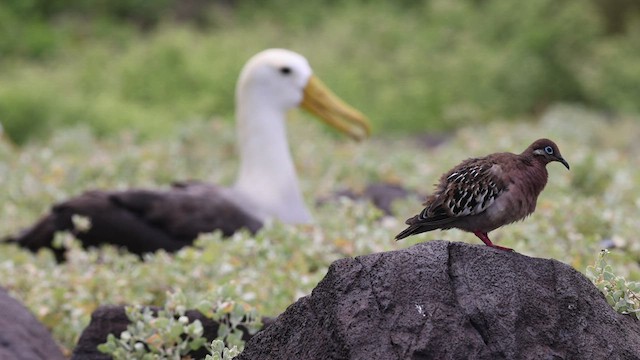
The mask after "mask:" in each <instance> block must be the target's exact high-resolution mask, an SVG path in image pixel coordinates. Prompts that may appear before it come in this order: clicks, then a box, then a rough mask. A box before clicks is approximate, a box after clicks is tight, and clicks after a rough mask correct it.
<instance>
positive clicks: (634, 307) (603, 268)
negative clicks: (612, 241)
mask: <svg viewBox="0 0 640 360" xmlns="http://www.w3.org/2000/svg"><path fill="white" fill-rule="evenodd" d="M608 254H609V251H607V250H602V252H600V255H598V258H597V259H596V262H595V264H594V265H591V266H589V267H587V277H589V279H590V280H591V281H592V282H593V283H594V284H595V285H596V286H597V287H598V289H600V291H602V293H603V294H604V295H605V298H606V299H607V302H608V303H609V305H611V306H613V308H614V309H615V310H616V311H617V312H619V313H623V314H633V315H634V316H635V317H636V318H638V319H640V282H633V281H626V280H625V279H624V277H622V276H618V275H616V274H614V270H613V267H611V265H609V264H607V260H606V256H607V255H608Z"/></svg>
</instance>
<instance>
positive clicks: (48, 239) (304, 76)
mask: <svg viewBox="0 0 640 360" xmlns="http://www.w3.org/2000/svg"><path fill="white" fill-rule="evenodd" d="M298 106H301V107H303V108H305V109H307V110H309V111H310V112H312V113H314V114H315V115H317V116H319V117H320V118H321V119H323V120H325V121H326V122H327V123H328V124H329V125H331V126H333V127H335V128H337V129H338V130H340V131H342V132H345V133H347V134H348V135H350V136H351V137H352V138H354V139H356V140H360V139H363V138H365V137H367V136H368V135H369V123H368V120H367V119H366V118H365V117H364V116H363V115H362V114H361V113H360V112H359V111H357V110H355V109H353V108H352V107H350V106H348V105H347V104H345V103H344V102H342V101H341V100H340V99H339V98H338V97H337V96H335V95H334V94H333V93H332V92H331V91H330V90H329V89H328V88H327V87H326V86H325V85H323V84H322V82H321V81H320V80H319V79H318V77H316V76H315V75H313V72H312V70H311V67H310V66H309V63H308V62H307V60H306V59H305V58H304V57H303V56H302V55H300V54H297V53H295V52H292V51H289V50H284V49H269V50H265V51H262V52H260V53H258V54H257V55H255V56H253V57H252V58H251V59H250V60H249V61H248V62H247V64H246V65H245V66H244V68H243V70H242V72H241V74H240V78H239V80H238V84H237V87H236V126H237V136H238V150H239V155H240V169H239V174H238V176H237V179H236V182H235V184H234V185H233V186H232V187H229V188H226V187H219V186H215V185H211V184H205V183H198V182H195V183H194V182H192V183H180V184H177V185H174V186H173V187H171V188H169V189H164V190H161V189H153V190H149V189H131V190H123V191H101V190H94V191H88V192H85V193H84V194H81V195H79V196H77V197H75V198H72V199H70V200H67V201H64V202H62V203H59V204H57V205H54V206H53V207H52V209H51V211H50V212H49V213H48V214H46V215H44V216H43V217H42V218H41V219H40V220H39V221H38V222H37V223H36V224H35V225H33V226H32V227H30V228H27V229H26V230H24V231H22V232H21V233H19V234H17V235H16V236H13V237H10V238H9V239H8V240H9V241H10V242H17V243H18V244H20V245H21V246H23V247H26V248H28V249H31V250H34V251H35V250H37V249H39V248H41V247H49V248H52V240H53V237H54V234H55V232H57V231H70V232H72V233H74V235H75V236H76V237H77V238H78V239H80V240H81V242H82V243H83V245H85V246H89V245H98V244H102V243H111V244H116V245H121V246H124V247H127V248H128V249H129V250H130V251H131V252H134V253H137V254H141V253H145V252H152V251H155V250H158V249H166V250H168V251H175V250H177V249H179V248H181V247H183V246H185V245H189V244H191V242H192V241H193V240H194V239H195V238H196V237H197V236H198V234H200V233H206V232H212V231H214V230H221V231H222V233H223V234H224V235H230V234H233V233H234V232H235V231H237V230H239V229H241V228H246V229H248V230H250V231H252V232H255V231H257V230H258V229H259V228H261V227H262V225H263V223H264V222H265V221H269V220H277V221H281V222H283V223H288V224H303V223H310V222H312V221H313V219H312V217H311V213H310V212H309V210H308V209H307V206H306V205H305V202H304V199H303V197H302V193H301V191H300V188H299V185H298V177H297V174H296V170H295V166H294V163H293V159H292V157H291V153H290V151H289V144H288V141H287V137H286V126H285V125H286V124H285V122H286V113H287V112H288V111H289V110H290V109H293V108H295V107H298ZM73 215H82V216H85V217H88V218H89V220H90V223H91V225H90V227H89V229H88V230H82V229H76V228H75V226H74V222H73V221H72V218H73ZM54 252H56V256H57V257H58V259H61V257H62V256H63V254H62V251H61V250H59V249H54Z"/></svg>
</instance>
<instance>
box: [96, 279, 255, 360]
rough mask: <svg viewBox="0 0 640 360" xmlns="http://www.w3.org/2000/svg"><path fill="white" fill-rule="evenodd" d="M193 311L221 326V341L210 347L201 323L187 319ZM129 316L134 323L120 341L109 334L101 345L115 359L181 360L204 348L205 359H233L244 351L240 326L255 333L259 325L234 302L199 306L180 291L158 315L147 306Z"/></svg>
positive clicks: (133, 309)
mask: <svg viewBox="0 0 640 360" xmlns="http://www.w3.org/2000/svg"><path fill="white" fill-rule="evenodd" d="M212 295H213V294H212ZM211 297H213V296H210V297H209V298H211ZM194 308H197V309H198V310H199V311H200V312H201V313H202V314H205V315H206V316H207V317H208V318H212V319H214V320H216V321H218V323H219V324H220V328H219V329H218V338H216V339H215V340H214V341H213V342H212V343H211V344H207V339H206V338H205V337H203V334H204V328H203V326H202V323H201V322H200V320H197V319H196V320H195V321H193V322H190V320H189V318H188V317H187V316H186V311H187V309H194ZM126 314H127V318H129V320H130V321H131V324H130V325H129V326H128V327H127V330H126V331H124V332H122V334H120V336H119V338H116V336H114V335H113V334H109V336H108V339H107V342H106V343H105V344H101V345H99V346H98V349H99V350H100V351H102V352H103V353H106V354H109V355H111V356H112V357H113V359H114V360H126V359H141V360H152V359H176V360H180V359H183V358H184V357H185V356H186V355H187V354H188V353H189V352H190V351H193V350H198V349H200V348H203V347H204V348H206V350H207V351H208V352H209V353H210V354H209V355H207V359H206V360H217V359H219V360H222V359H227V358H228V359H231V357H232V356H233V355H237V354H239V353H240V351H242V349H243V348H244V342H243V341H242V332H241V330H240V329H238V326H240V325H242V326H245V327H246V328H247V329H249V331H250V332H251V333H255V332H256V331H257V330H258V325H259V324H260V322H259V321H258V320H256V318H255V315H253V314H252V313H251V311H250V310H249V309H247V308H246V307H245V306H243V305H241V304H238V303H236V302H235V301H233V300H225V301H219V302H218V303H217V304H215V305H214V304H212V303H211V302H210V301H208V300H206V299H205V300H201V301H200V302H199V303H197V304H196V303H194V302H193V301H189V299H187V297H186V296H185V295H184V294H183V293H182V292H180V291H177V292H175V293H172V294H169V299H168V300H167V303H166V304H165V305H164V307H163V308H161V309H159V310H158V312H157V313H154V312H153V311H152V310H150V309H149V308H148V307H131V306H129V307H127V308H126ZM225 344H227V345H229V346H231V348H227V347H226V345H225Z"/></svg>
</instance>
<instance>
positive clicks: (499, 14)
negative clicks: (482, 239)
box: [0, 0, 640, 358]
mask: <svg viewBox="0 0 640 360" xmlns="http://www.w3.org/2000/svg"><path fill="white" fill-rule="evenodd" d="M182 3H192V4H193V3H199V2H181V1H172V0H163V1H95V2H91V6H87V2H84V1H77V0H56V1H38V0H35V1H29V2H24V1H20V0H9V1H4V2H2V3H0V30H2V31H0V53H1V54H2V56H1V57H0V123H1V125H2V128H4V130H5V132H4V133H3V134H2V136H1V137H0V188H2V189H3V191H2V192H0V236H1V235H5V234H10V233H14V232H16V231H18V230H19V229H20V228H21V227H23V226H26V225H29V224H31V223H32V222H33V221H34V220H35V219H36V218H37V217H38V216H39V215H41V214H42V213H43V212H44V211H45V210H46V209H47V208H48V207H49V206H50V205H51V204H52V203H54V202H56V201H60V200H63V199H66V198H68V197H70V196H73V195H76V194H78V193H80V192H82V191H84V190H86V189H90V188H126V187H132V186H136V187H162V186H167V185H168V184H169V183H170V182H172V181H174V180H185V179H200V180H205V181H211V182H215V183H218V184H230V183H231V182H232V181H233V179H234V174H235V171H236V169H237V163H236V162H235V160H234V159H235V154H236V153H235V146H234V140H235V131H234V128H233V115H232V114H233V95H234V86H235V81H236V78H237V75H238V72H239V70H240V68H241V67H242V65H243V63H244V62H245V61H246V59H247V58H248V57H249V56H251V55H253V54H254V53H256V52H257V51H260V50H262V49H264V48H267V47H288V48H291V49H293V50H296V51H299V52H301V53H303V54H304V55H305V56H307V57H308V58H309V60H310V62H311V65H312V66H313V68H314V69H315V71H316V73H317V74H318V75H319V76H320V77H321V78H323V80H324V81H325V82H326V83H327V84H328V85H329V86H330V87H331V88H332V89H334V90H335V92H336V93H338V94H339V95H340V96H341V97H343V98H344V99H345V100H347V101H348V102H349V103H351V104H353V105H354V106H356V107H358V108H360V109H361V110H363V112H365V113H366V114H367V115H368V116H369V117H370V118H371V120H372V122H373V124H374V132H375V136H374V138H373V139H371V140H368V141H366V142H364V143H362V144H354V143H351V142H348V141H345V140H344V139H341V138H339V137H337V136H334V135H333V134H332V133H328V132H327V131H326V130H325V128H323V127H322V126H321V125H318V124H317V122H316V121H315V120H313V119H311V118H310V117H308V116H307V115H303V114H301V113H298V112H295V113H294V114H292V116H291V121H290V124H289V125H290V139H291V142H292V144H291V145H292V148H293V151H294V157H295V161H296V166H297V168H298V171H299V173H300V177H301V180H302V183H301V186H302V189H303V191H304V193H305V195H306V197H307V199H309V200H308V202H309V204H312V203H313V199H315V198H318V197H324V196H326V195H328V194H330V193H331V192H332V191H335V190H337V189H341V188H344V187H349V188H355V189H362V188H364V187H365V186H366V185H367V184H368V183H370V182H373V181H388V182H394V183H399V184H401V185H403V186H406V187H408V188H411V189H415V190H418V191H420V192H422V193H427V192H428V191H430V190H431V187H432V184H433V183H434V182H435V181H436V180H437V177H438V176H440V174H441V173H442V172H444V171H446V170H448V169H449V168H451V166H453V165H455V164H457V163H459V162H460V161H461V160H463V159H465V158H467V157H469V156H476V155H483V154H487V153H491V152H495V151H514V152H519V151H521V150H523V149H524V147H525V146H526V145H528V144H529V143H530V142H531V141H532V140H533V139H536V138H539V137H549V138H551V139H553V140H554V141H556V142H557V143H558V145H559V146H560V149H561V150H562V153H563V155H565V157H566V159H567V160H568V161H569V162H570V164H571V171H570V172H567V171H566V170H565V169H563V168H562V167H554V166H550V167H549V171H550V172H551V176H550V181H549V184H548V186H547V189H546V190H545V191H544V192H543V194H542V195H541V197H540V199H539V205H538V209H537V211H536V213H535V214H534V215H533V216H532V217H531V218H529V219H527V220H526V221H524V222H521V223H517V224H514V225H511V226H509V227H506V228H504V229H500V230H498V231H496V232H495V233H492V236H494V237H495V238H494V239H495V241H496V242H498V243H501V244H503V245H505V246H509V247H513V248H515V249H517V251H519V252H521V253H523V254H526V255H530V256H540V257H546V258H555V259H558V260H560V261H563V262H565V263H568V264H570V265H572V266H573V267H575V268H576V269H578V270H580V271H583V272H585V271H586V270H585V269H586V268H587V267H588V266H590V268H589V271H588V272H586V273H587V274H588V275H589V277H590V278H591V279H592V281H594V283H595V284H596V285H597V286H598V287H599V288H600V289H601V290H602V291H603V293H605V296H606V297H607V299H608V300H609V302H610V303H611V304H612V306H614V307H615V308H616V309H618V310H619V311H621V312H626V313H635V314H636V315H637V314H638V312H637V309H638V308H639V306H638V301H637V296H636V293H637V284H636V283H635V282H634V281H637V280H638V279H639V276H640V271H639V269H638V265H637V264H638V261H640V255H639V254H640V245H638V244H639V243H638V241H637V234H638V233H639V231H638V230H639V227H640V225H639V224H638V222H637V221H636V216H635V215H636V214H637V213H638V212H639V210H640V209H639V208H640V195H639V194H640V192H639V191H638V188H637V184H638V183H640V182H639V180H640V170H638V169H639V168H640V166H639V165H640V163H639V161H640V160H638V159H639V158H640V157H639V156H638V155H640V145H639V144H638V142H637V139H638V138H640V117H639V116H638V114H639V113H640V102H638V101H637V100H638V98H640V93H639V91H640V87H638V86H637V84H638V83H639V82H640V66H639V65H638V61H637V58H638V55H639V54H640V14H639V10H638V8H637V7H636V5H634V3H633V2H631V1H627V2H625V1H620V2H612V1H601V0H592V1H587V2H585V1H583V0H567V1H563V2H558V1H554V0H539V1H529V2H526V3H521V2H513V1H511V0H484V1H477V0H464V1H456V2H451V1H448V0H428V1H420V0H416V1H413V0H404V1H398V2H395V3H393V4H391V3H389V4H387V3H380V2H370V1H364V0H363V1H341V0H334V1H331V2H326V1H304V2H301V1H293V0H269V1H262V0H247V1H227V0H219V1H213V2H202V3H212V4H213V5H212V6H210V7H206V8H197V7H196V8H192V9H189V8H186V7H180V6H178V5H179V4H182ZM309 123H311V125H309ZM434 138H435V139H438V140H439V139H443V138H444V139H446V141H445V142H444V143H443V145H441V146H438V147H425V146H423V144H424V143H425V142H428V141H425V139H434ZM419 209H420V201H419V200H415V199H408V200H406V201H403V202H399V203H397V204H396V206H395V211H396V214H397V216H396V217H394V218H385V219H382V220H381V219H380V215H381V214H380V212H379V211H377V210H376V209H374V208H373V207H371V206H370V205H369V204H366V203H358V202H353V201H349V200H346V199H343V200H341V201H338V202H333V203H329V204H325V205H323V206H320V207H316V208H314V209H313V213H314V215H315V217H316V224H314V225H312V226H301V227H294V226H283V225H281V224H272V225H270V226H268V227H266V228H265V229H264V230H263V231H261V232H260V233H258V234H257V235H256V236H250V235H249V234H247V233H239V234H237V235H235V236H234V237H232V238H230V239H227V240H225V239H222V238H221V237H220V236H219V234H215V233H214V234H206V235H203V236H202V237H201V238H200V239H199V240H198V241H197V243H196V245H195V246H194V247H190V248H187V249H184V250H183V251H181V252H179V253H177V254H174V255H169V254H166V253H162V252H159V253H157V254H151V255H148V256H147V257H146V258H145V259H144V261H141V260H140V259H139V258H137V257H134V256H131V255H129V254H126V253H122V252H119V251H118V250H117V249H114V248H111V247H105V248H102V249H92V250H89V251H85V250H83V249H80V248H78V246H77V244H76V243H75V242H74V241H73V239H72V238H71V237H70V236H69V235H67V234H59V236H58V239H57V242H58V244H59V245H60V246H67V247H70V249H71V250H70V252H69V261H68V262H66V263H64V264H56V263H55V261H54V259H53V256H52V255H51V254H49V253H48V252H46V251H43V252H41V253H38V254H35V255H34V254H30V253H28V252H25V251H23V250H21V249H18V248H16V247H15V246H12V245H6V244H2V245H1V249H0V279H2V282H0V285H1V286H3V287H6V288H7V289H8V290H9V291H10V292H11V294H12V295H14V296H16V297H17V298H18V299H20V300H21V301H23V302H24V303H25V304H26V305H27V306H28V307H29V309H30V310H31V311H32V312H33V313H34V314H35V315H36V316H37V317H38V318H39V319H40V320H41V321H42V322H43V323H44V324H45V325H46V326H47V327H48V328H49V329H51V331H52V332H53V334H54V336H55V338H56V340H57V341H58V342H59V343H60V344H61V346H62V347H63V348H64V349H65V350H66V351H67V353H69V352H70V351H71V349H72V348H73V346H74V344H75V342H76V341H77V339H78V336H79V334H80V332H81V331H82V329H83V328H84V327H85V326H86V325H87V323H88V321H89V316H90V314H91V312H92V311H93V310H94V309H95V308H96V307H97V306H98V305H101V304H131V305H134V306H135V305H154V306H164V305H167V304H170V303H172V299H173V298H172V297H173V296H175V294H178V293H179V294H182V295H181V296H184V298H186V299H188V301H187V303H188V304H189V305H194V304H195V306H196V307H197V304H200V303H201V302H205V303H213V304H219V303H220V302H224V301H230V302H233V303H234V304H242V305H241V306H242V307H243V309H245V310H246V311H247V312H250V311H253V310H252V309H255V311H256V312H257V313H258V314H262V315H268V316H273V315H277V314H278V313H280V312H281V311H283V310H284V309H285V308H286V306H288V305H289V304H290V303H292V302H293V301H295V300H296V299H297V298H298V297H300V296H303V295H305V294H308V293H309V292H310V291H311V289H313V287H314V286H315V285H316V284H317V282H318V281H319V280H320V279H321V278H322V277H323V276H324V274H325V272H326V269H327V267H328V266H329V264H330V263H331V262H332V261H334V260H337V259H340V258H343V257H345V256H357V255H363V254H369V253H372V252H379V251H386V250H392V249H397V248H401V247H406V246H411V245H412V244H414V243H416V242H418V241H424V240H428V239H445V240H450V241H466V242H472V243H477V240H476V239H475V237H473V236H469V234H465V233H462V232H459V231H449V232H446V233H439V232H435V233H430V234H426V235H423V236H418V237H413V238H410V239H405V240H403V241H402V242H395V241H393V236H394V235H395V234H396V233H397V232H398V231H399V230H400V229H401V228H402V222H403V221H404V219H405V218H406V217H408V216H410V215H411V214H414V213H415V212H416V211H417V210H419ZM81 222H82V221H81V220H80V223H81ZM602 248H610V253H609V254H608V255H606V256H605V257H602V256H601V255H599V254H600V250H601V249H602ZM603 256H604V255H603ZM274 294H275V295H274ZM245 306H246V308H245ZM140 311H142V310H140ZM243 311H244V310H243ZM167 314H173V313H170V312H169V313H167ZM178 315H179V314H178ZM136 316H142V317H143V318H145V315H143V314H142V313H139V314H138V315H136ZM169 317H170V316H168V315H166V316H165V318H166V319H169ZM145 319H146V318H145ZM178 319H179V316H178ZM178 319H174V320H176V321H177V320H178ZM141 321H143V322H144V321H146V320H144V319H143V320H141ZM164 321H165V320H162V321H160V323H163V322H164ZM150 322H151V320H149V321H148V322H146V323H145V324H146V325H149V323H150ZM156 322H157V321H156ZM166 322H168V323H170V324H171V325H167V326H169V327H172V328H173V326H175V327H176V328H178V327H179V326H182V325H184V324H182V325H180V323H174V322H171V321H169V320H166ZM143 325H144V324H143ZM143 328H144V329H143V331H141V334H149V332H150V331H155V330H153V329H152V328H146V327H143ZM186 328H187V327H185V329H186ZM195 330H197V329H193V328H189V329H187V330H185V331H195ZM176 331H177V330H176ZM193 335H194V338H193V339H192V340H189V341H188V342H186V343H180V344H182V345H185V344H186V345H189V344H191V342H190V341H193V342H196V343H199V342H201V340H200V339H199V338H198V337H197V331H195V332H193ZM132 338H135V337H132ZM132 338H129V339H122V338H119V339H116V338H114V339H111V342H110V344H111V345H112V346H114V347H112V348H111V349H112V350H113V351H114V352H117V351H118V349H120V347H118V346H116V345H117V344H118V343H119V344H121V345H123V347H127V346H128V347H130V348H131V349H133V350H134V351H135V350H136V343H130V342H129V340H131V339H132ZM182 345H179V344H178V341H176V347H180V346H182ZM105 346H109V345H105ZM211 347H212V348H211V350H212V355H211V356H212V357H213V358H216V356H217V358H224V356H225V353H226V356H227V358H228V357H229V356H231V355H230V354H232V353H233V350H232V349H224V347H221V344H220V343H219V342H216V343H215V344H212V346H211ZM239 348H241V344H240V347H239ZM171 351H173V350H171ZM172 354H174V355H175V352H173V353H172ZM124 356H125V357H126V355H124Z"/></svg>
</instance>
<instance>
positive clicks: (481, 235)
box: [473, 230, 513, 251]
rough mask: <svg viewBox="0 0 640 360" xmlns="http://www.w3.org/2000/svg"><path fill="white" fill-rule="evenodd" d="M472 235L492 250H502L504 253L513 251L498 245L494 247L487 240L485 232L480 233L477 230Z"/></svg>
mask: <svg viewBox="0 0 640 360" xmlns="http://www.w3.org/2000/svg"><path fill="white" fill-rule="evenodd" d="M473 234H474V235H475V236H477V237H479V238H480V240H482V242H483V243H485V245H487V246H490V247H492V248H496V249H500V250H504V251H513V249H511V248H508V247H504V246H500V245H495V244H494V243H492V242H491V240H489V235H487V233H486V232H482V231H479V230H476V231H474V232H473Z"/></svg>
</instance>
